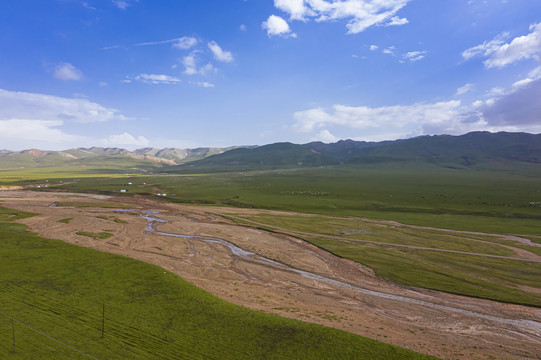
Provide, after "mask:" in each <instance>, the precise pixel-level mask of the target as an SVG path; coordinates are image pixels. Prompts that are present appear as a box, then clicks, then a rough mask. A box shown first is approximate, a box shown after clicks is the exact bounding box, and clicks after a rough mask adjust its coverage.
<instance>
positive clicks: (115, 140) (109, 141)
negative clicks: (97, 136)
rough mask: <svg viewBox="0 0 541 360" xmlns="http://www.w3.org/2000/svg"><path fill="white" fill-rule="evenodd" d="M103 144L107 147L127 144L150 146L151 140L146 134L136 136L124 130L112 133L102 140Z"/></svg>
mask: <svg viewBox="0 0 541 360" xmlns="http://www.w3.org/2000/svg"><path fill="white" fill-rule="evenodd" d="M101 143H102V144H103V146H107V147H125V146H130V147H131V146H148V145H149V144H150V140H148V139H147V138H145V137H144V136H138V137H137V138H135V137H134V136H133V135H132V134H130V133H127V132H124V133H122V134H119V135H110V136H108V137H107V138H105V139H103V140H102V141H101Z"/></svg>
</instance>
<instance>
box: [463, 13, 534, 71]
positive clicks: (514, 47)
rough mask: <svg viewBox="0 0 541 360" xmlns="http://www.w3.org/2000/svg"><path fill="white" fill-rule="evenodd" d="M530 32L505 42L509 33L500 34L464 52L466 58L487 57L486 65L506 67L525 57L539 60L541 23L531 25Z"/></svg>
mask: <svg viewBox="0 0 541 360" xmlns="http://www.w3.org/2000/svg"><path fill="white" fill-rule="evenodd" d="M529 30H530V33H529V34H527V35H524V36H519V37H516V38H514V39H513V40H511V41H510V42H505V40H506V39H507V38H509V33H503V34H501V35H498V36H497V37H496V38H494V39H493V40H491V41H488V42H484V43H483V44H481V45H477V46H474V47H472V48H469V49H467V50H465V51H464V52H462V57H463V58H464V59H466V60H468V59H471V58H473V57H476V56H482V57H484V58H486V60H485V61H484V62H483V63H484V65H485V67H487V68H493V67H504V66H506V65H509V64H512V63H514V62H516V61H519V60H523V59H536V60H539V57H540V55H541V23H538V24H533V25H531V26H530V29H529Z"/></svg>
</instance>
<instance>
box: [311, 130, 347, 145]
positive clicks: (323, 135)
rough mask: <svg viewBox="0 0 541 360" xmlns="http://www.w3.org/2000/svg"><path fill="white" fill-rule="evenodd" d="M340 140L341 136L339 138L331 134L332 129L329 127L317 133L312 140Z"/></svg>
mask: <svg viewBox="0 0 541 360" xmlns="http://www.w3.org/2000/svg"><path fill="white" fill-rule="evenodd" d="M338 140H340V138H337V137H336V136H334V135H333V134H331V133H330V131H329V130H327V129H323V130H321V131H320V132H318V133H317V134H316V136H315V137H313V138H312V141H321V142H324V143H326V144H329V143H334V142H337V141H338Z"/></svg>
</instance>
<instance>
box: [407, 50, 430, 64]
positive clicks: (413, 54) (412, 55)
mask: <svg viewBox="0 0 541 360" xmlns="http://www.w3.org/2000/svg"><path fill="white" fill-rule="evenodd" d="M426 53H427V51H409V52H407V53H405V54H403V55H402V57H403V58H404V59H406V60H409V61H411V62H415V61H419V60H422V59H424V57H425V55H426Z"/></svg>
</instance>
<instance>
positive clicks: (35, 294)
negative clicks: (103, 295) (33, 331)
mask: <svg viewBox="0 0 541 360" xmlns="http://www.w3.org/2000/svg"><path fill="white" fill-rule="evenodd" d="M6 284H8V285H13V286H15V287H16V288H18V289H19V290H22V291H24V292H28V293H31V294H33V295H34V296H36V297H42V298H45V299H47V300H49V301H51V302H53V303H56V304H59V305H61V307H64V308H67V309H69V310H70V311H76V312H78V313H79V315H81V317H80V318H79V319H80V322H82V323H83V324H82V325H84V326H86V327H88V328H90V329H92V330H99V328H94V327H90V325H87V324H86V323H85V320H84V319H83V318H82V316H84V315H87V316H90V317H91V318H94V319H95V320H96V321H97V320H98V319H102V317H101V316H98V315H95V314H92V313H88V312H87V311H85V310H82V309H80V308H77V307H75V306H72V305H68V304H66V303H63V302H61V301H59V300H56V299H53V298H50V297H47V296H45V295H42V294H39V293H37V292H35V291H32V290H30V289H26V288H24V287H22V286H21V285H18V284H15V283H13V282H9V281H8V282H6ZM3 289H4V290H6V293H10V294H12V295H14V294H16V293H17V291H15V292H14V291H9V290H8V289H7V288H6V287H5V286H4V287H3ZM62 292H63V293H64V294H68V295H71V296H74V297H77V298H79V297H78V296H76V295H73V294H72V293H69V292H67V291H62ZM79 299H81V300H85V301H89V302H92V303H96V304H98V302H96V301H94V300H88V299H83V298H79ZM19 301H20V300H19ZM20 302H22V303H24V304H26V305H28V306H33V305H32V304H29V303H27V302H25V301H20ZM198 302H199V301H198ZM101 304H102V305H103V303H101ZM43 306H45V307H49V308H51V306H50V305H48V304H44V305H43ZM33 307H36V306H33ZM107 307H108V308H113V309H117V311H119V312H120V313H121V314H122V313H124V312H123V311H122V310H120V308H118V307H116V306H113V305H109V304H108V305H107ZM40 310H44V309H43V308H40ZM54 310H56V311H58V309H57V308H55V309H54ZM51 312H52V311H51ZM48 315H49V314H48ZM249 315H250V313H249V312H247V313H246V314H243V315H240V316H237V317H235V318H243V317H247V316H249ZM49 316H51V315H49ZM130 316H131V317H133V318H138V319H141V320H144V321H146V322H147V323H150V324H155V321H153V320H149V319H147V318H144V317H142V316H138V315H130ZM223 318H224V319H225V317H223ZM71 320H73V318H71ZM86 322H88V321H86ZM53 323H54V322H53ZM111 323H112V324H116V325H117V326H120V327H121V328H122V327H125V328H129V329H132V330H135V331H138V332H141V333H143V334H145V335H147V336H150V337H153V338H155V339H154V340H152V342H155V341H156V338H157V339H160V338H159V337H157V336H156V335H154V334H152V333H149V332H147V331H144V330H141V329H138V328H136V327H134V326H132V325H127V324H125V323H123V322H120V321H118V320H114V319H109V320H108V321H107V324H109V326H108V327H109V328H110V327H111V325H110V324H111ZM57 325H59V326H62V327H64V328H66V327H65V326H63V325H62V324H57ZM196 326H197V327H202V326H204V325H203V324H199V325H197V324H196ZM66 329H68V328H66ZM169 329H171V330H173V331H175V332H177V333H180V334H183V335H186V336H189V337H191V338H192V339H194V340H195V339H197V340H201V341H204V342H206V343H208V344H211V345H213V347H215V348H224V349H229V350H232V351H234V352H236V353H238V354H241V355H244V356H246V357H249V358H253V359H260V358H261V356H257V355H254V354H249V353H246V352H244V351H241V350H238V349H236V348H234V347H231V346H228V345H224V344H221V343H218V342H216V340H215V339H209V338H207V337H205V336H198V335H195V334H191V333H189V332H187V331H185V330H180V329H178V328H176V327H173V326H171V327H169ZM68 330H70V329H68ZM111 330H113V329H111ZM115 330H117V332H118V331H122V330H121V329H120V328H117V329H115ZM124 332H126V334H128V332H127V331H126V330H124ZM123 337H125V335H124V336H123ZM149 340H150V339H149ZM160 340H162V339H160ZM162 341H163V340H162ZM176 346H177V347H179V348H180V349H183V350H186V349H184V348H183V347H182V346H180V345H178V344H176ZM192 351H193V350H192ZM200 355H202V356H208V355H204V354H200Z"/></svg>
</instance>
